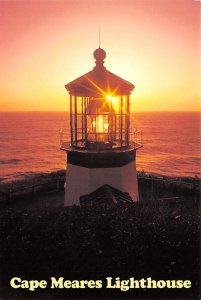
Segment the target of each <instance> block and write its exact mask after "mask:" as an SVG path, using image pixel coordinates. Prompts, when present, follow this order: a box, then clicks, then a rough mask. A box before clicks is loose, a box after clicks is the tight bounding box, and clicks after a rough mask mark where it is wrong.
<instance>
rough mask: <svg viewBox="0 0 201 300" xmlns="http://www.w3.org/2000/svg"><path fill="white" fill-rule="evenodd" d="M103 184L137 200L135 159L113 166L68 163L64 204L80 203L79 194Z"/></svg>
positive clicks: (93, 189)
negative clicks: (119, 165) (103, 166)
mask: <svg viewBox="0 0 201 300" xmlns="http://www.w3.org/2000/svg"><path fill="white" fill-rule="evenodd" d="M104 184H108V185H111V186H112V187H114V188H117V189H119V190H121V191H122V192H127V193H129V195H130V197H131V198H132V199H133V201H139V195H138V182H137V173H136V163H135V160H134V161H132V162H130V163H129V164H126V165H124V166H122V167H114V168H86V167H82V166H77V165H73V164H70V163H68V166H67V171H66V190H65V201H64V206H71V205H80V196H83V195H86V194H90V193H92V192H93V191H95V190H96V189H98V188H99V187H101V186H102V185H104Z"/></svg>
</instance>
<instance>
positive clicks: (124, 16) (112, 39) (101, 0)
mask: <svg viewBox="0 0 201 300" xmlns="http://www.w3.org/2000/svg"><path fill="white" fill-rule="evenodd" d="M199 10H200V2H199V1H194V0H163V1H162V0H66V1H61V0H60V1H44V0H41V1H40V0H39V1H34V0H33V1H31V0H30V1H0V66H1V67H0V81H1V89H0V110H1V111H4V110H25V111H26V110H36V111H38V110H58V111H62V110H67V109H68V100H67V99H68V94H67V92H66V90H65V88H64V84H66V83H68V82H69V81H71V80H73V79H75V78H77V77H79V76H80V75H83V74H84V73H86V72H88V71H90V70H91V69H92V68H93V66H94V59H93V51H94V50H95V49H96V48H97V47H98V27H99V25H100V26H101V47H102V48H103V49H105V51H106V52H107V57H106V60H105V66H106V67H107V69H108V70H110V71H111V72H113V73H115V74H117V75H119V76H120V77H122V78H124V79H126V80H128V81H130V82H131V83H133V84H135V86H136V89H135V90H134V92H133V94H132V95H133V96H132V102H133V106H132V107H133V109H134V110H142V111H146V110H153V111H156V110H159V111H172V110H179V111H188V110H191V111H193V110H200V103H199V39H200V35H199V13H200V12H199Z"/></svg>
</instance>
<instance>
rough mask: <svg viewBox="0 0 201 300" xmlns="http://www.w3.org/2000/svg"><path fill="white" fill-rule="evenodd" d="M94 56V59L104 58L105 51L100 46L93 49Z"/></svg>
mask: <svg viewBox="0 0 201 300" xmlns="http://www.w3.org/2000/svg"><path fill="white" fill-rule="evenodd" d="M94 58H95V59H96V60H104V59H105V58H106V52H105V50H103V49H102V48H97V49H96V50H95V51H94Z"/></svg>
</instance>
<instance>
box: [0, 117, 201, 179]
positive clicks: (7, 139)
mask: <svg viewBox="0 0 201 300" xmlns="http://www.w3.org/2000/svg"><path fill="white" fill-rule="evenodd" d="M131 124H132V127H133V128H137V129H138V130H142V141H143V148H141V149H139V150H137V170H138V171H144V172H146V173H154V174H161V175H164V176H176V177H182V176H185V177H194V176H198V177H200V166H201V160H200V113H198V112H136V113H133V115H132V122H131ZM62 128H63V129H64V130H68V129H69V114H68V113H67V112H1V113H0V181H1V182H3V183H5V182H12V181H17V180H24V179H26V180H27V179H29V178H31V177H33V176H36V175H37V174H41V173H50V172H54V171H58V170H61V169H62V170H64V169H66V153H65V152H63V151H60V149H59V142H60V135H59V132H60V130H61V129H62Z"/></svg>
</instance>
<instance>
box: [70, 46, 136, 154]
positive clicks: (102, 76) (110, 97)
mask: <svg viewBox="0 0 201 300" xmlns="http://www.w3.org/2000/svg"><path fill="white" fill-rule="evenodd" d="M105 57H106V52H105V51H104V50H103V49H101V48H98V49H96V50H95V51H94V58H95V62H96V66H95V67H94V68H93V70H92V71H90V72H89V73H87V74H85V75H83V76H81V77H79V78H78V79H76V80H74V81H72V82H70V83H68V84H67V85H65V87H66V89H67V90H68V91H69V94H70V141H71V146H72V147H77V148H88V149H100V150H101V149H116V148H122V147H128V146H129V144H130V112H129V108H130V97H129V95H130V93H131V91H132V90H133V89H134V85H133V84H131V83H129V82H128V81H126V80H124V79H122V78H120V77H118V76H117V75H115V74H113V73H111V72H109V71H108V70H106V68H105V67H104V59H105Z"/></svg>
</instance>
